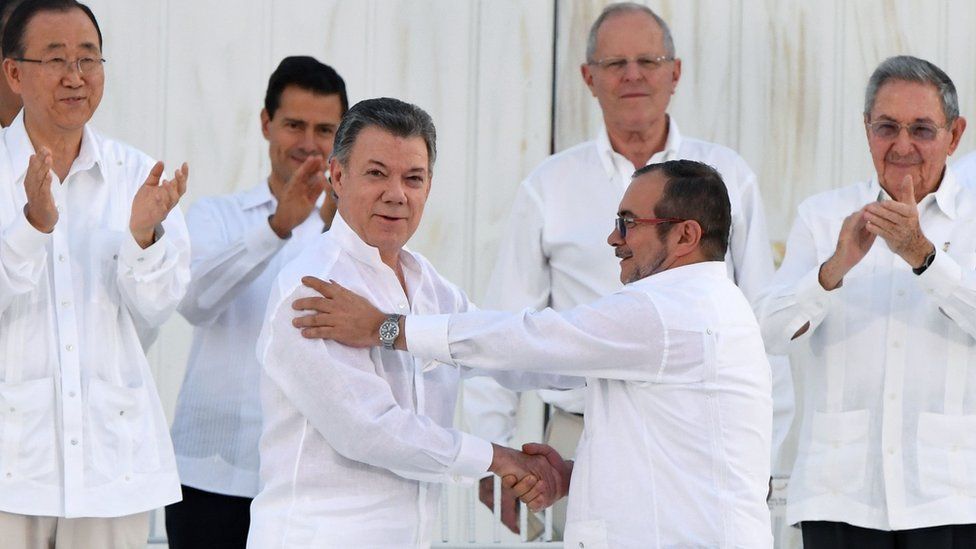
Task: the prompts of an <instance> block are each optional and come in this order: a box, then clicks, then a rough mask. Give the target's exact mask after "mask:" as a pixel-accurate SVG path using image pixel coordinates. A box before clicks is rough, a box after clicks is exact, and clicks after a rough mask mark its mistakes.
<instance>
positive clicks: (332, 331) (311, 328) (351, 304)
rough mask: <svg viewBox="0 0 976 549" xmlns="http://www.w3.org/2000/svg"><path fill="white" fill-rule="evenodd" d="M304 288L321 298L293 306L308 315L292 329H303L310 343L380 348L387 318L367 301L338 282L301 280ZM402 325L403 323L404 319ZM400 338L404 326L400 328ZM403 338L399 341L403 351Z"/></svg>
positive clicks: (312, 277)
mask: <svg viewBox="0 0 976 549" xmlns="http://www.w3.org/2000/svg"><path fill="white" fill-rule="evenodd" d="M302 284H304V285H306V286H308V287H309V288H311V289H313V290H315V291H316V292H318V293H319V294H320V296H321V297H303V298H300V299H296V300H295V301H294V302H293V303H292V305H291V306H292V308H293V309H295V310H296V311H303V312H305V313H307V314H305V315H302V316H296V317H295V319H294V320H293V321H292V325H294V326H295V327H296V328H300V329H301V331H302V336H304V337H306V338H308V339H331V340H333V341H336V342H338V343H341V344H343V345H348V346H350V347H375V346H378V345H379V344H380V340H379V333H380V324H383V321H384V320H386V317H387V315H385V314H383V312H382V311H380V310H379V309H377V308H376V307H374V306H373V304H372V303H370V302H369V301H367V300H366V298H364V297H362V296H360V295H359V294H357V293H354V292H351V291H349V290H347V289H346V288H344V287H342V285H340V284H339V283H338V282H335V281H334V280H330V281H329V282H326V281H324V280H321V279H318V278H316V277H314V276H306V277H303V278H302ZM401 322H403V321H402V319H401ZM400 332H401V334H402V333H403V326H401V327H400ZM402 341H403V336H402V335H401V336H400V338H399V339H398V340H397V348H401V349H402V348H403V347H402Z"/></svg>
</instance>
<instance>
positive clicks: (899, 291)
mask: <svg viewBox="0 0 976 549" xmlns="http://www.w3.org/2000/svg"><path fill="white" fill-rule="evenodd" d="M897 293H898V297H904V296H905V290H898V292H897Z"/></svg>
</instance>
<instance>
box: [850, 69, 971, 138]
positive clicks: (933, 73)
mask: <svg viewBox="0 0 976 549" xmlns="http://www.w3.org/2000/svg"><path fill="white" fill-rule="evenodd" d="M889 80H904V81H906V82H918V83H919V84H931V85H933V86H935V89H936V90H938V92H939V102H940V103H942V113H943V114H945V117H946V123H947V124H951V123H953V122H955V120H956V119H957V118H959V96H958V95H956V86H955V84H953V83H952V79H951V78H949V75H948V74H946V73H945V71H943V70H942V69H940V68H939V67H936V66H935V65H933V64H932V63H930V62H928V61H926V60H924V59H919V58H917V57H912V56H910V55H899V56H897V57H889V58H888V59H885V60H884V61H882V62H881V64H880V65H878V68H876V69H874V73H872V74H871V78H869V79H868V87H867V90H865V92H864V116H865V117H870V116H871V110H872V109H874V101H875V99H877V97H878V90H880V89H881V86H883V85H884V84H885V83H886V82H887V81H889Z"/></svg>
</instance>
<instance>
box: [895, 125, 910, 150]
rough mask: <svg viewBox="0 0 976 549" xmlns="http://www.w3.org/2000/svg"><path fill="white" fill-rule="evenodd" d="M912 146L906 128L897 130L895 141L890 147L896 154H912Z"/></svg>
mask: <svg viewBox="0 0 976 549" xmlns="http://www.w3.org/2000/svg"><path fill="white" fill-rule="evenodd" d="M914 146H915V144H914V143H913V142H912V138H911V136H909V135H908V128H904V127H902V128H899V129H898V135H896V136H895V139H894V141H893V142H892V144H891V147H892V148H893V149H894V150H895V152H897V153H898V154H907V153H910V152H912V148H913V147H914Z"/></svg>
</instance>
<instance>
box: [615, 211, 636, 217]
mask: <svg viewBox="0 0 976 549" xmlns="http://www.w3.org/2000/svg"><path fill="white" fill-rule="evenodd" d="M617 217H637V216H636V215H634V212H632V211H630V210H620V211H619V212H617Z"/></svg>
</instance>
